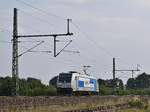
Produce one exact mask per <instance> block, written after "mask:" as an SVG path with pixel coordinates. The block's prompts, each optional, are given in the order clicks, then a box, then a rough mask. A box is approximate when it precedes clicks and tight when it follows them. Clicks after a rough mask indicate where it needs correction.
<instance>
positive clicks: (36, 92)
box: [0, 73, 150, 96]
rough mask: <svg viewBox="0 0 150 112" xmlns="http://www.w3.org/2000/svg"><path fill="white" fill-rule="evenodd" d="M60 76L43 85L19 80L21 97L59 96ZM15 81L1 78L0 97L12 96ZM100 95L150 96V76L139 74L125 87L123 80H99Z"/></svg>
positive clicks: (37, 82)
mask: <svg viewBox="0 0 150 112" xmlns="http://www.w3.org/2000/svg"><path fill="white" fill-rule="evenodd" d="M57 78H58V76H55V77H53V78H52V79H50V81H49V85H46V84H43V83H42V82H41V80H39V79H36V78H31V77H29V78H27V79H19V95H21V96H52V95H57V89H56V83H57ZM13 83H14V81H13V79H12V78H11V77H0V96H12V88H13V85H14V84H13ZM98 84H99V91H100V92H99V94H100V95H114V94H115V95H130V94H136V95H150V75H149V74H147V73H142V74H139V75H138V76H137V77H136V78H129V79H128V81H127V84H126V85H124V84H123V81H122V80H121V79H118V78H116V79H115V80H113V79H109V80H103V79H98Z"/></svg>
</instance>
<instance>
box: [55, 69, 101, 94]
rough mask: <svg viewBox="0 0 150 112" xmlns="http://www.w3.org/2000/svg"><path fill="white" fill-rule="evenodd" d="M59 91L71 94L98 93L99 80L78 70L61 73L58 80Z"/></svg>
mask: <svg viewBox="0 0 150 112" xmlns="http://www.w3.org/2000/svg"><path fill="white" fill-rule="evenodd" d="M57 92H58V93H59V94H71V95H72V94H74V95H89V94H98V93H99V87H98V81H97V79H96V78H95V77H93V76H90V75H86V74H81V73H78V72H68V73H60V74H59V76H58V80H57Z"/></svg>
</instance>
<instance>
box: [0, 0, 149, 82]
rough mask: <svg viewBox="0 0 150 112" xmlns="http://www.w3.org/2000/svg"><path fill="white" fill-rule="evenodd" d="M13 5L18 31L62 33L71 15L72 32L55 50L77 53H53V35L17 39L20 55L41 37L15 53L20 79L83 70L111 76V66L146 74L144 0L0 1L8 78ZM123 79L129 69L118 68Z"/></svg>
mask: <svg viewBox="0 0 150 112" xmlns="http://www.w3.org/2000/svg"><path fill="white" fill-rule="evenodd" d="M13 8H17V9H18V32H19V35H27V34H53V33H66V32H67V27H66V23H67V21H66V19H67V18H70V19H72V21H71V23H70V32H72V33H74V35H73V36H66V37H58V38H57V40H59V42H58V43H57V52H59V51H60V50H61V48H63V47H64V46H65V45H66V44H67V42H68V41H69V40H72V43H71V44H70V45H69V46H68V47H67V48H66V50H69V51H79V52H80V53H73V52H61V53H60V55H58V56H57V57H56V58H54V57H53V38H52V37H46V38H20V39H19V41H22V42H21V43H19V54H21V53H22V52H24V51H26V50H27V49H29V48H31V47H33V46H34V45H36V44H38V42H39V41H44V43H43V44H41V45H40V46H38V47H37V48H35V49H34V50H35V51H52V53H43V52H39V53H37V52H36V53H31V52H28V53H26V54H24V55H23V56H21V57H19V77H21V78H27V77H35V78H38V79H41V80H42V82H44V83H46V84H47V83H48V81H49V80H50V79H51V78H52V77H54V76H56V75H58V74H59V73H61V72H68V71H78V72H81V71H82V66H83V65H90V66H91V67H90V68H89V69H88V73H89V74H91V75H93V76H95V77H97V78H101V79H111V78H112V58H113V57H115V58H116V69H137V64H140V70H141V71H140V72H135V74H134V76H135V77H136V76H137V75H138V74H140V73H142V72H146V73H150V69H149V67H150V63H149V57H150V53H149V49H150V44H149V42H150V38H149V35H150V32H149V29H150V1H149V0H124V1H122V0H11V1H10V0H0V15H1V16H0V76H2V77H4V76H11V74H12V73H11V66H12V65H11V63H12V43H11V39H12V29H13V28H12V25H13V22H12V21H13ZM116 77H118V78H121V79H122V80H123V81H124V82H126V81H127V79H128V78H131V73H130V72H117V73H116Z"/></svg>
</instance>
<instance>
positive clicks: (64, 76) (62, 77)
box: [59, 73, 72, 83]
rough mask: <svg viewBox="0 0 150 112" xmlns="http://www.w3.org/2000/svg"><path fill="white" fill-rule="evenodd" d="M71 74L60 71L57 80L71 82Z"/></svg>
mask: <svg viewBox="0 0 150 112" xmlns="http://www.w3.org/2000/svg"><path fill="white" fill-rule="evenodd" d="M71 77H72V74H65V73H62V74H60V75H59V82H63V83H64V82H71Z"/></svg>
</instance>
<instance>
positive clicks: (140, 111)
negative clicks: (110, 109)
mask: <svg viewBox="0 0 150 112" xmlns="http://www.w3.org/2000/svg"><path fill="white" fill-rule="evenodd" d="M127 102H130V103H131V105H132V106H133V107H136V109H126V110H119V111H117V112H150V101H148V100H145V99H141V98H139V97H132V98H127V97H120V98H109V97H108V99H101V100H96V101H94V103H93V102H88V103H77V104H62V105H49V106H38V107H32V108H15V107H11V108H9V109H8V111H5V112H63V111H67V110H76V109H86V108H93V107H98V106H107V105H116V104H122V103H127ZM141 105H142V106H141ZM145 106H147V108H145ZM148 107H149V108H148Z"/></svg>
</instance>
